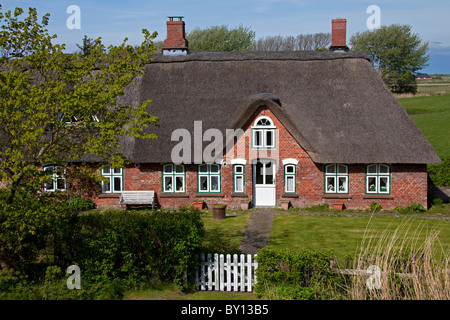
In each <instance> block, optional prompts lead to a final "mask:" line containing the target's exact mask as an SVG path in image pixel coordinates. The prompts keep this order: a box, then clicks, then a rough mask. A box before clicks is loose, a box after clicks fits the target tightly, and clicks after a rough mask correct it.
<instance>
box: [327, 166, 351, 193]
mask: <svg viewBox="0 0 450 320" xmlns="http://www.w3.org/2000/svg"><path fill="white" fill-rule="evenodd" d="M325 193H348V166H347V165H344V164H329V165H326V166H325Z"/></svg>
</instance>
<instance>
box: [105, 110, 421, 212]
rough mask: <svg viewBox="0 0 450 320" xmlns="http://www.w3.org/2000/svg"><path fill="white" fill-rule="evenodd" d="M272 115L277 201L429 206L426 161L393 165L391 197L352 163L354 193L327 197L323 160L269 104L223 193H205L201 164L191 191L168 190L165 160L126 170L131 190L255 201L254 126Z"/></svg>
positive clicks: (175, 198) (114, 202) (162, 199)
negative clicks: (240, 169)
mask: <svg viewBox="0 0 450 320" xmlns="http://www.w3.org/2000/svg"><path fill="white" fill-rule="evenodd" d="M262 115H265V116H268V117H270V118H271V119H272V120H273V122H274V125H275V126H276V127H277V133H276V138H277V149H276V150H272V151H271V152H269V153H268V154H267V155H266V156H265V157H267V158H273V159H275V160H276V161H277V172H276V198H277V206H279V204H280V200H282V199H288V200H290V201H291V204H292V205H293V206H294V207H308V206H312V205H317V204H322V203H328V204H329V205H330V206H332V203H333V201H334V200H342V201H344V203H345V206H346V208H349V209H366V208H368V207H369V205H370V203H371V202H373V201H376V202H377V203H378V204H381V205H382V206H383V208H385V209H392V208H393V207H395V206H396V205H400V206H403V207H405V206H407V205H409V204H410V203H411V202H413V201H414V202H416V203H421V204H422V205H424V206H425V207H426V206H427V172H426V165H408V164H403V165H397V164H394V165H392V166H391V194H390V195H388V196H374V195H370V196H369V195H366V194H365V165H363V164H357V165H349V194H348V195H344V196H342V195H340V196H339V197H335V198H332V197H333V196H331V195H326V196H324V176H323V167H324V166H323V165H322V164H316V163H314V162H313V161H312V160H311V158H310V157H309V156H308V154H307V153H306V152H305V151H304V150H303V149H302V148H301V147H300V146H299V145H298V144H297V142H296V141H295V140H294V138H293V137H292V136H291V134H290V133H289V132H288V131H287V130H286V128H284V126H283V125H282V124H281V123H280V122H279V120H278V119H277V118H276V117H275V116H274V115H273V114H272V112H271V111H270V110H269V109H268V108H264V107H261V108H259V109H258V110H257V111H256V112H255V113H254V114H253V115H252V116H251V117H250V120H249V121H248V122H247V123H246V124H245V125H244V128H243V129H244V131H245V135H244V137H243V138H241V139H240V140H239V141H238V143H237V146H240V147H241V150H244V151H245V152H244V153H245V154H244V155H242V154H238V151H237V148H235V149H233V150H231V151H230V152H229V153H228V154H227V155H225V157H224V161H225V162H226V165H224V166H222V172H221V177H222V185H221V187H222V193H221V194H219V195H214V194H199V193H197V165H194V164H192V165H186V167H185V168H186V193H184V194H164V193H162V176H161V170H162V164H141V165H140V166H139V167H138V168H136V167H135V166H134V165H131V166H128V167H127V168H125V170H124V185H125V190H154V191H155V192H156V195H157V200H158V203H159V205H161V206H162V207H168V208H176V207H179V206H183V205H187V204H190V203H192V201H193V200H194V199H203V200H204V201H205V203H206V205H207V206H208V207H210V206H211V204H213V203H227V204H228V206H229V207H231V208H238V207H239V206H240V202H241V200H242V199H248V200H249V201H251V200H252V196H253V188H252V187H253V186H252V182H253V179H252V165H251V160H253V159H256V158H257V157H258V154H257V153H256V152H255V151H252V150H251V148H250V143H251V138H250V137H251V136H250V133H251V126H252V125H253V122H254V120H255V119H256V118H258V117H259V116H262ZM242 157H244V158H245V160H247V164H246V166H245V194H244V195H236V194H233V171H232V170H233V167H232V165H231V163H230V161H229V160H230V159H233V158H242ZM287 158H294V159H297V160H298V161H299V163H298V165H297V181H296V190H297V192H296V194H297V196H298V197H292V196H290V197H289V196H287V195H285V194H284V171H283V170H284V168H283V167H281V168H279V167H278V166H279V165H281V166H282V163H281V161H282V160H283V159H287ZM96 201H97V204H98V205H99V207H107V206H114V207H118V203H119V198H117V196H116V195H114V196H108V195H102V196H100V197H99V199H97V200H96Z"/></svg>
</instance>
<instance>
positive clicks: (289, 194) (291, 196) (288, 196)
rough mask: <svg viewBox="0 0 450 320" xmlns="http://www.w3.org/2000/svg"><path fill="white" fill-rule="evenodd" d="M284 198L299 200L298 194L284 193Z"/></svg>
mask: <svg viewBox="0 0 450 320" xmlns="http://www.w3.org/2000/svg"><path fill="white" fill-rule="evenodd" d="M281 197H282V198H298V194H296V193H283V194H282V195H281Z"/></svg>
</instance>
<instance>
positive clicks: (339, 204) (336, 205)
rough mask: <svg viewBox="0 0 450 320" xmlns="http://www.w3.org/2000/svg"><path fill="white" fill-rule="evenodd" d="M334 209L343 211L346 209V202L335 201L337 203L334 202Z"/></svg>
mask: <svg viewBox="0 0 450 320" xmlns="http://www.w3.org/2000/svg"><path fill="white" fill-rule="evenodd" d="M333 208H334V209H335V210H342V209H343V208H344V201H335V202H333Z"/></svg>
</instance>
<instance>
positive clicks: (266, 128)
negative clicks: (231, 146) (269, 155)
mask: <svg viewBox="0 0 450 320" xmlns="http://www.w3.org/2000/svg"><path fill="white" fill-rule="evenodd" d="M260 120H266V121H268V122H270V125H258V122H259V121H260ZM251 130H252V148H253V149H275V148H276V134H277V133H276V127H275V126H274V125H273V121H272V119H270V118H269V117H266V116H262V117H258V118H257V119H256V120H255V122H254V125H253V126H252V127H251ZM268 132H270V133H271V134H272V143H271V144H267V140H268V139H267V134H268ZM257 133H259V134H260V143H259V144H256V135H257Z"/></svg>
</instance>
